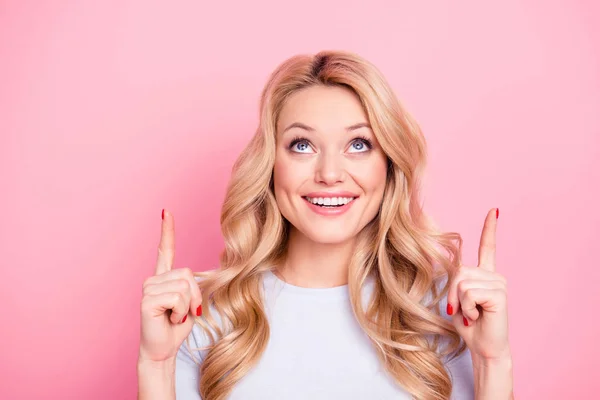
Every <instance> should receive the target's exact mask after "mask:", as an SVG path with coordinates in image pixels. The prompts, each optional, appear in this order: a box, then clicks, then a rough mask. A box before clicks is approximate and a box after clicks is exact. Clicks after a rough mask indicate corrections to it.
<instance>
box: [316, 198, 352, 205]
mask: <svg viewBox="0 0 600 400" xmlns="http://www.w3.org/2000/svg"><path fill="white" fill-rule="evenodd" d="M305 199H306V200H308V201H309V202H311V203H313V204H318V205H321V206H342V205H345V204H348V203H350V202H351V201H352V200H354V199H355V198H354V197H305Z"/></svg>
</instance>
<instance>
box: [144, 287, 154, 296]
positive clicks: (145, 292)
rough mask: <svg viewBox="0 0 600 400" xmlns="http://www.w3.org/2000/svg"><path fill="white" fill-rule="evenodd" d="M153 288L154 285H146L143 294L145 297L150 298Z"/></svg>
mask: <svg viewBox="0 0 600 400" xmlns="http://www.w3.org/2000/svg"><path fill="white" fill-rule="evenodd" d="M153 287H154V285H153V284H148V285H144V287H143V288H142V294H143V295H144V296H148V295H149V294H151V293H152V288H153Z"/></svg>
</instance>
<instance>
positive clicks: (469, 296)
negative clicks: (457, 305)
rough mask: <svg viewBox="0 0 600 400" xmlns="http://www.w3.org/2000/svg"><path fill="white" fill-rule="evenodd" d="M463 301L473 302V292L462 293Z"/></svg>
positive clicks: (469, 290) (468, 290)
mask: <svg viewBox="0 0 600 400" xmlns="http://www.w3.org/2000/svg"><path fill="white" fill-rule="evenodd" d="M463 300H464V301H465V302H469V303H471V302H473V290H471V289H467V290H465V291H464V292H463Z"/></svg>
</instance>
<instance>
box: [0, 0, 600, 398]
mask: <svg viewBox="0 0 600 400" xmlns="http://www.w3.org/2000/svg"><path fill="white" fill-rule="evenodd" d="M49 3H50V2H31V1H29V2H25V1H12V2H7V1H2V2H0V135H1V136H0V139H1V142H0V144H1V146H0V184H1V186H0V187H1V188H2V195H1V196H0V206H1V210H2V218H1V225H0V226H1V231H0V243H1V246H2V248H1V252H2V257H1V260H2V261H1V268H2V271H1V272H2V274H1V278H0V300H1V304H2V305H3V309H4V312H3V313H2V317H1V322H0V323H1V324H2V328H1V329H0V363H1V365H0V381H1V382H2V383H1V384H0V398H2V399H34V398H44V399H59V398H82V399H83V398H85V399H109V398H110V399H131V398H134V397H135V393H136V377H135V361H136V357H137V351H138V349H137V346H138V334H139V333H138V332H139V301H140V297H141V285H142V281H143V279H144V278H145V277H146V276H147V275H148V274H151V273H152V271H153V268H154V259H155V249H156V244H157V242H158V235H159V229H160V211H161V209H162V207H168V208H169V209H170V210H172V211H173V213H174V214H175V216H176V221H177V222H176V223H177V246H178V256H177V260H176V264H178V266H189V267H192V268H194V269H197V270H202V269H210V268H214V267H215V266H216V264H217V259H218V254H219V251H220V250H221V248H222V239H221V236H220V228H219V211H220V204H221V202H222V199H223V195H224V189H225V185H226V183H227V180H228V177H229V173H230V168H231V165H232V163H233V161H234V158H235V156H236V155H237V154H238V152H239V151H240V150H241V149H242V147H243V146H244V145H245V144H246V143H247V141H248V140H249V138H250V136H251V135H252V134H253V132H254V130H255V127H256V124H257V109H258V98H259V94H260V90H261V89H262V86H263V84H264V83H265V81H266V79H267V76H268V74H269V73H270V72H271V70H272V69H273V68H275V66H276V65H277V64H278V63H279V62H281V61H283V60H284V59H285V58H287V57H289V56H291V55H293V54H296V53H299V52H316V51H318V50H320V49H347V50H351V51H355V52H357V53H359V54H361V55H363V56H365V57H366V58H368V59H369V60H371V61H373V62H374V63H375V64H376V65H377V66H378V67H379V68H380V69H381V70H382V72H383V73H384V74H385V75H386V76H387V78H388V79H389V81H390V83H391V85H392V86H393V88H394V90H395V91H396V93H397V94H398V96H399V97H400V99H401V100H402V101H403V102H404V103H405V105H406V106H407V108H408V109H409V110H410V111H411V112H412V113H413V114H414V115H415V116H416V118H417V119H418V121H420V123H421V125H422V127H423V129H424V132H425V134H426V136H427V138H428V141H429V146H430V156H431V157H430V164H429V169H428V175H427V181H426V185H425V196H426V199H425V200H426V207H427V209H428V210H429V212H430V213H431V214H433V216H434V217H435V218H436V219H437V220H438V221H439V223H440V225H441V226H442V227H443V228H444V229H446V230H454V231H458V232H460V233H461V234H462V235H463V237H464V239H465V250H464V257H465V260H466V262H467V263H468V264H474V263H475V262H476V257H477V245H478V241H479V234H480V231H481V226H482V223H483V219H484V216H485V213H486V212H487V210H488V209H489V208H491V207H499V208H500V221H499V222H500V223H499V230H498V268H499V270H500V271H501V272H502V273H504V274H505V275H506V276H507V278H508V280H509V307H510V317H511V325H510V335H511V343H512V348H513V353H514V359H515V363H516V367H515V381H516V390H515V392H516V396H517V398H518V399H562V398H574V399H575V398H577V399H591V398H596V395H595V393H594V387H596V386H597V383H598V382H597V378H598V367H597V365H598V363H597V358H598V355H599V354H598V350H597V349H598V342H597V340H598V339H597V338H598V337H599V336H600V324H598V318H597V316H598V309H597V307H595V305H596V304H597V303H598V300H599V298H600V294H599V293H600V291H599V290H598V284H599V283H600V273H599V271H598V267H599V263H598V261H597V258H596V257H594V256H593V255H592V249H593V248H594V247H595V246H597V240H598V237H599V235H598V234H599V228H598V225H599V223H600V218H599V211H598V209H599V207H600V196H599V193H598V185H599V183H600V172H599V171H600V165H599V164H600V161H599V160H600V128H599V126H600V116H599V114H600V111H599V110H600V73H599V71H600V56H599V54H600V53H599V52H600V40H599V38H600V30H599V28H598V24H600V18H599V16H600V7H599V6H598V2H594V1H591V0H590V1H587V2H586V1H577V2H576V1H567V0H563V1H547V2H543V3H542V2H533V1H531V2H528V1H520V2H515V1H505V2H491V3H492V4H491V5H490V4H489V3H490V2H482V1H462V2H456V1H448V2H444V1H441V2H435V6H434V5H433V4H431V3H430V2H416V1H397V0H395V1H371V6H366V2H358V1H322V0H308V1H306V0H305V1H302V2H294V3H293V5H292V3H287V2H280V1H251V2H250V1H238V2H237V4H231V3H229V2H219V1H212V2H205V1H177V2H167V1H154V0H152V1H123V0H121V1H105V2H91V1H88V2H82V1H54V2H51V3H52V5H50V4H49ZM284 3H286V4H284ZM541 4H543V7H542V6H541ZM596 248H597V247H596ZM592 375H595V377H596V380H595V381H594V380H593V379H592Z"/></svg>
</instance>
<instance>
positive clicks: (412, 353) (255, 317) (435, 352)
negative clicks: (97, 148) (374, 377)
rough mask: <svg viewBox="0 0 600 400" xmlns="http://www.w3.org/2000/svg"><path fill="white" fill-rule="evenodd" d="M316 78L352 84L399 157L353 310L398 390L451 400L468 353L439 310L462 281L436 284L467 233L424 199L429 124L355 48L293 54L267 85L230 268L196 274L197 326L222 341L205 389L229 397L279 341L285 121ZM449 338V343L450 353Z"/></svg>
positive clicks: (354, 276) (374, 224)
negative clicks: (280, 144)
mask: <svg viewBox="0 0 600 400" xmlns="http://www.w3.org/2000/svg"><path fill="white" fill-rule="evenodd" d="M313 85H340V86H343V87H346V88H349V89H351V90H352V91H353V92H354V93H356V94H357V95H358V97H359V99H360V101H361V103H362V105H363V107H364V109H365V112H366V114H367V116H368V119H369V122H370V124H371V126H372V128H373V131H374V134H375V136H376V138H377V140H378V142H379V143H380V145H381V147H382V149H383V151H384V152H385V154H386V155H387V157H388V175H387V182H386V187H385V191H384V196H383V201H382V203H381V206H380V209H379V213H378V215H377V216H376V217H375V218H374V219H373V220H372V221H371V222H370V223H368V224H367V226H366V227H365V228H364V229H363V230H362V231H361V232H360V233H359V235H358V238H357V242H358V246H357V251H356V252H355V254H354V255H353V258H352V260H351V262H350V265H349V271H348V287H349V292H350V299H351V303H352V308H353V312H354V314H355V316H356V319H357V321H358V323H359V324H360V326H361V327H362V329H364V331H365V332H366V334H367V335H368V336H369V337H370V339H371V341H372V342H373V345H374V349H375V350H376V351H377V353H378V356H379V358H380V360H381V362H382V364H383V365H384V367H385V368H386V369H387V371H388V372H389V374H390V375H391V376H392V377H393V378H394V379H395V380H396V381H397V383H398V385H400V386H401V387H403V388H404V389H405V390H407V391H408V392H410V393H411V394H412V395H413V396H414V397H415V398H418V399H447V398H449V397H450V394H451V391H452V381H451V379H450V377H449V375H448V373H447V371H446V370H445V368H444V362H443V360H442V357H443V356H448V355H450V356H457V355H458V354H460V353H461V352H462V351H464V350H465V348H466V346H465V344H464V342H463V341H461V339H460V336H459V335H458V333H457V331H456V330H455V328H454V327H453V326H452V324H451V323H450V322H449V321H448V320H447V319H445V318H444V317H442V315H441V314H440V310H439V302H440V301H441V299H442V298H443V297H444V296H445V295H446V293H447V290H448V282H449V281H450V279H448V280H447V281H446V283H445V285H444V286H443V288H442V289H441V291H440V293H437V291H438V288H436V286H437V285H436V279H437V278H439V277H442V278H444V277H448V278H452V277H453V274H454V273H455V271H456V269H457V267H458V265H460V250H461V246H462V239H461V237H460V235H459V234H457V233H454V232H452V233H440V232H439V230H437V228H435V227H434V225H433V223H432V222H431V221H430V220H429V219H428V218H427V216H426V215H425V214H424V212H423V210H422V206H421V205H420V203H419V186H420V178H421V174H422V173H423V169H424V167H425V161H426V143H425V139H424V137H423V135H422V133H421V130H420V128H419V126H418V125H417V123H416V122H415V121H414V120H413V119H412V117H411V116H410V115H409V114H408V113H407V112H406V111H405V110H404V109H403V107H402V106H401V104H400V103H399V101H398V100H397V98H396V97H395V95H394V94H393V92H392V90H391V89H390V87H389V85H388V83H387V82H386V80H385V79H384V77H383V76H382V74H381V73H380V72H379V71H378V69H377V68H376V67H375V66H374V65H372V64H371V63H369V62H368V61H366V60H364V59H363V58H361V57H360V56H358V55H356V54H353V53H349V52H343V51H322V52H319V53H318V54H316V55H297V56H294V57H291V58H289V59H288V60H286V61H285V62H283V63H282V64H281V65H280V66H279V67H278V68H277V69H276V70H275V71H274V72H273V73H272V75H271V76H270V78H269V80H268V82H267V84H266V86H265V88H264V90H263V92H262V97H261V103H260V124H259V127H258V129H257V131H256V133H255V135H254V136H253V137H252V139H251V141H250V143H249V144H248V146H247V147H246V148H245V149H244V150H243V152H242V153H241V155H240V156H239V158H238V159H237V161H236V162H235V164H234V166H233V171H232V177H231V181H230V183H229V185H228V188H227V194H226V196H225V201H224V204H223V208H222V212H221V228H222V233H223V237H224V241H225V249H224V251H223V253H222V254H221V258H220V264H221V265H220V268H219V269H217V270H214V271H209V272H201V273H196V275H197V276H201V277H203V278H204V279H203V280H201V281H200V282H199V286H200V289H201V290H202V294H203V300H204V303H203V304H204V305H205V307H204V310H205V314H204V315H203V317H202V318H197V320H196V321H197V323H198V324H199V325H200V327H201V328H202V329H203V330H204V332H205V333H206V334H207V335H208V337H209V338H210V345H209V346H208V347H207V352H206V356H205V358H204V360H203V362H202V364H201V368H200V370H201V372H200V374H201V377H200V394H201V396H202V398H203V399H205V400H219V399H224V398H226V396H227V395H228V394H229V393H230V391H231V390H232V389H233V387H234V385H235V384H236V383H237V382H238V381H239V380H240V379H241V378H242V377H243V376H244V375H245V374H246V373H248V371H250V369H251V368H252V367H253V366H254V365H256V363H257V361H258V360H259V359H260V357H261V355H262V353H263V351H264V350H265V347H266V345H267V342H268V340H269V324H268V321H267V317H266V314H265V310H264V307H263V303H262V296H261V290H262V286H261V276H262V274H263V273H264V272H266V271H267V270H272V269H274V268H275V266H276V265H278V263H280V262H281V261H282V260H283V258H284V257H285V250H286V244H287V239H288V231H289V226H288V224H289V223H288V222H287V221H286V220H284V218H283V217H282V215H281V214H280V212H279V209H278V207H277V203H276V201H275V197H274V194H273V180H272V171H273V165H274V161H275V148H276V147H275V145H276V124H277V119H278V117H279V114H280V113H281V110H282V107H283V106H284V104H285V101H286V99H287V98H288V97H289V96H290V95H291V94H292V93H294V92H296V91H298V90H301V89H303V88H306V87H309V86H313ZM435 266H437V267H435ZM370 276H371V277H373V278H374V286H373V292H372V295H371V299H370V301H369V302H368V303H367V304H368V306H367V308H366V309H363V307H362V304H363V303H362V294H363V293H362V288H363V286H364V285H365V282H366V280H367V278H368V277H370ZM427 296H429V297H427ZM427 298H430V299H431V301H425V299H427ZM211 308H214V310H215V311H216V312H217V313H218V314H219V316H220V320H221V321H220V323H218V322H217V321H216V320H215V319H214V318H213V316H212V315H211V312H210V311H211ZM428 338H433V340H432V341H431V340H428ZM443 338H445V339H447V346H445V347H444V348H443V350H441V348H442V347H441V346H439V345H440V341H441V340H440V339H443Z"/></svg>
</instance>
